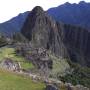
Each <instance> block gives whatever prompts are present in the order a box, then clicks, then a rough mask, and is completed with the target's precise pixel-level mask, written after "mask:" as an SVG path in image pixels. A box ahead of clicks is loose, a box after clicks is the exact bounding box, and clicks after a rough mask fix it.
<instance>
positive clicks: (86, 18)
mask: <svg viewBox="0 0 90 90" xmlns="http://www.w3.org/2000/svg"><path fill="white" fill-rule="evenodd" d="M47 12H48V14H49V15H51V16H52V17H53V18H54V19H56V20H57V21H60V22H63V23H66V24H72V25H78V26H81V27H84V28H86V29H90V3H86V2H84V1H81V2H80V3H79V4H75V3H74V4H70V3H68V2H66V3H65V4H63V5H60V6H58V7H55V8H51V9H49V10H48V11H47ZM28 14H29V11H28V12H25V13H22V14H19V15H18V16H16V17H14V18H12V19H11V20H9V21H7V22H4V23H1V24H0V32H3V33H6V34H9V35H10V34H11V33H13V32H17V31H20V30H21V28H22V26H23V24H24V21H25V20H26V18H27V16H28Z"/></svg>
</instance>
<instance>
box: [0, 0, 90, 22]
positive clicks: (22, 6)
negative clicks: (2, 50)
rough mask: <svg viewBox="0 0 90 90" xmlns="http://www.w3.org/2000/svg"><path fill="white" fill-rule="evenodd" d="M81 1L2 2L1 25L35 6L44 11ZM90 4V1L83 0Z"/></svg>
mask: <svg viewBox="0 0 90 90" xmlns="http://www.w3.org/2000/svg"><path fill="white" fill-rule="evenodd" d="M79 1H80V0H0V23H2V22H5V21H7V20H9V19H11V18H12V17H14V16H17V15H18V14H19V13H23V12H25V11H30V10H32V8H34V7H35V6H42V7H43V9H44V10H47V9H49V8H51V7H57V6H59V5H61V4H63V3H65V2H70V3H78V2H79ZM83 1H86V2H90V0H83Z"/></svg>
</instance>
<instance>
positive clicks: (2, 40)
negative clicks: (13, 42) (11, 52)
mask: <svg viewBox="0 0 90 90" xmlns="http://www.w3.org/2000/svg"><path fill="white" fill-rule="evenodd" d="M6 44H7V41H6V39H5V37H4V36H3V35H1V34H0V47H2V46H4V45H6Z"/></svg>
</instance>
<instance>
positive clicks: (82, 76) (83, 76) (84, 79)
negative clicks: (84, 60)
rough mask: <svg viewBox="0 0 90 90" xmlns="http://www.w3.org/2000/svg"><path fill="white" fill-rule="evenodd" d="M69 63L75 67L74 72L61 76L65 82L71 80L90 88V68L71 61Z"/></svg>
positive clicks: (73, 82) (70, 81)
mask: <svg viewBox="0 0 90 90" xmlns="http://www.w3.org/2000/svg"><path fill="white" fill-rule="evenodd" d="M69 64H70V65H71V67H72V68H73V72H72V73H71V74H67V75H65V76H63V77H61V76H60V77H59V78H60V79H61V80H62V81H64V82H69V83H72V84H74V85H76V84H81V85H84V86H86V87H89V88H90V68H88V67H82V66H80V65H79V64H76V63H72V62H71V61H69Z"/></svg>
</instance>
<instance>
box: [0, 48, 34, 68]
mask: <svg viewBox="0 0 90 90" xmlns="http://www.w3.org/2000/svg"><path fill="white" fill-rule="evenodd" d="M5 58H11V59H12V60H15V61H18V62H20V64H21V68H22V69H32V68H34V66H33V64H32V63H30V62H25V61H26V60H25V58H23V57H22V56H18V55H16V53H15V49H14V48H8V47H3V48H0V61H2V60H4V59H5Z"/></svg>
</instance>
